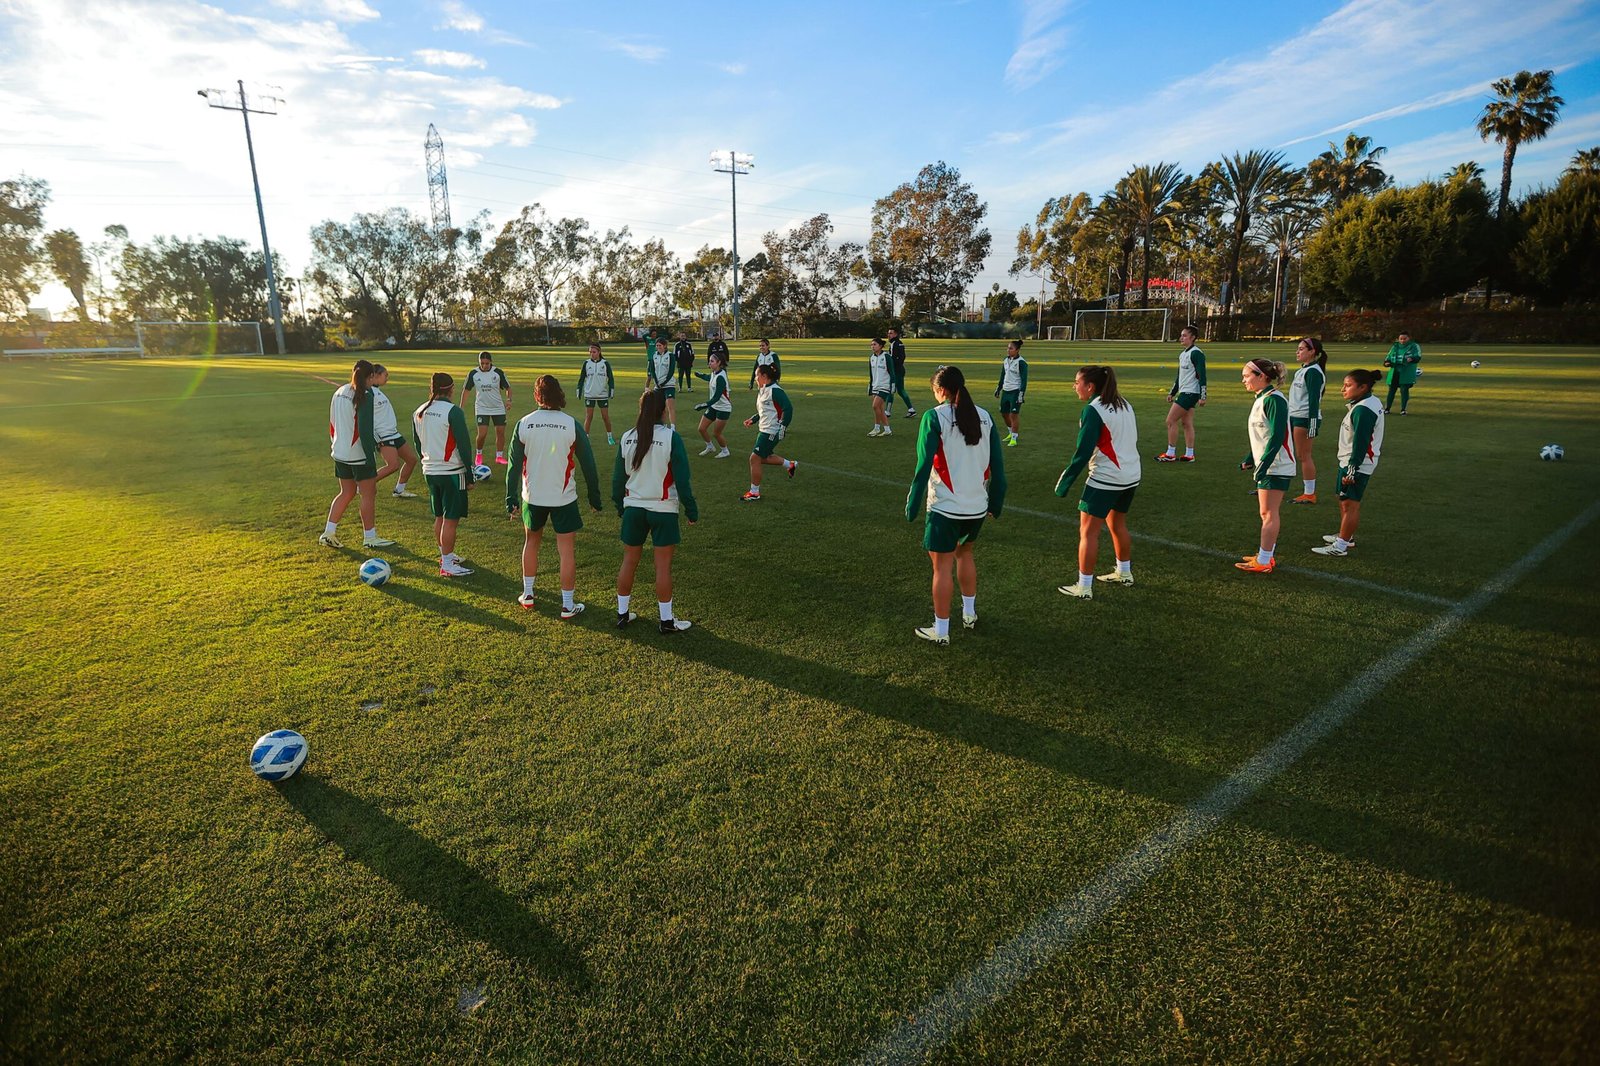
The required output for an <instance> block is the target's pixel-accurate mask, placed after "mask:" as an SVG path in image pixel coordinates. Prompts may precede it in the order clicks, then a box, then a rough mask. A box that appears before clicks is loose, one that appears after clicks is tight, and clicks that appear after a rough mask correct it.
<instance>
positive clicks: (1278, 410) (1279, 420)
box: [1256, 392, 1289, 488]
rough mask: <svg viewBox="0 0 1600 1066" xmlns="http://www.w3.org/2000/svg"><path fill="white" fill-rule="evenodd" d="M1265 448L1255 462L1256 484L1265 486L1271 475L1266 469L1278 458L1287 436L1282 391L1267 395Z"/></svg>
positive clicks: (1286, 404) (1285, 405)
mask: <svg viewBox="0 0 1600 1066" xmlns="http://www.w3.org/2000/svg"><path fill="white" fill-rule="evenodd" d="M1266 415H1267V450H1266V451H1265V452H1263V453H1262V454H1261V461H1260V462H1259V463H1257V464H1256V486H1257V487H1258V488H1265V487H1266V484H1267V478H1268V477H1270V476H1271V475H1270V474H1268V473H1267V471H1269V470H1271V469H1272V464H1273V462H1274V461H1275V460H1276V459H1277V458H1278V452H1279V451H1281V450H1282V449H1283V442H1284V441H1285V440H1286V439H1288V436H1289V401H1288V400H1285V399H1284V398H1283V393H1281V392H1280V393H1275V394H1273V395H1272V396H1269V397H1267V411H1266Z"/></svg>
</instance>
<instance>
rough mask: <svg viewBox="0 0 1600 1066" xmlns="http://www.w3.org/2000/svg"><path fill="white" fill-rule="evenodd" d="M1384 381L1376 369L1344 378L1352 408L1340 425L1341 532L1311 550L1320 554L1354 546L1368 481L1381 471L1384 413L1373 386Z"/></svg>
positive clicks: (1336, 553)
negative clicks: (1373, 474) (1376, 471)
mask: <svg viewBox="0 0 1600 1066" xmlns="http://www.w3.org/2000/svg"><path fill="white" fill-rule="evenodd" d="M1382 379H1383V374H1382V372H1381V371H1377V370H1352V371H1350V373H1348V374H1346V375H1345V376H1344V388H1343V390H1342V392H1343V395H1344V399H1345V402H1346V403H1347V404H1349V409H1348V410H1347V411H1346V412H1345V416H1344V422H1343V423H1341V424H1340V426H1339V453H1338V454H1339V532H1337V533H1335V534H1333V535H1332V536H1328V537H1323V538H1322V539H1323V541H1324V542H1325V543H1324V544H1323V545H1322V546H1321V547H1317V548H1312V549H1311V550H1312V551H1314V552H1316V553H1317V554H1318V555H1331V556H1335V557H1340V556H1344V555H1347V554H1348V553H1349V551H1350V549H1351V548H1353V547H1355V543H1356V527H1357V526H1359V525H1360V524H1361V500H1362V498H1363V497H1364V496H1365V495H1366V491H1367V479H1368V478H1370V477H1371V476H1372V473H1373V471H1375V470H1377V469H1378V456H1379V455H1380V454H1382V452H1383V423H1384V415H1385V411H1384V407H1383V405H1382V404H1381V403H1379V402H1378V398H1377V397H1376V396H1374V395H1372V387H1373V386H1374V385H1376V384H1377V383H1378V382H1379V381H1381V380H1382Z"/></svg>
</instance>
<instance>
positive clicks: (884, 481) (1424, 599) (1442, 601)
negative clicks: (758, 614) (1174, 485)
mask: <svg viewBox="0 0 1600 1066" xmlns="http://www.w3.org/2000/svg"><path fill="white" fill-rule="evenodd" d="M805 467H806V469H807V470H821V471H823V472H824V473H828V474H840V475H843V476H844V477H853V478H859V479H860V480H862V481H872V482H876V483H877V484H879V485H896V486H898V485H901V484H905V483H904V482H900V481H893V480H890V479H889V478H885V477H878V476H877V475H876V474H862V473H858V472H856V471H854V470H840V469H838V468H837V467H832V466H823V465H822V464H821V463H806V464H805ZM1006 511H1007V512H1008V513H1015V514H1025V515H1028V516H1029V517H1030V518H1043V519H1044V520H1045V521H1047V522H1062V523H1069V524H1071V523H1072V522H1073V520H1072V519H1071V518H1069V517H1067V516H1064V515H1059V514H1051V513H1050V512H1048V511H1034V510H1031V509H1029V508H1027V507H1017V506H1014V505H1012V504H1007V505H1006ZM1133 539H1134V540H1138V541H1143V542H1144V543H1146V544H1158V545H1160V546H1161V547H1163V548H1171V549H1173V550H1174V551H1185V552H1193V553H1195V554H1197V555H1209V556H1210V557H1212V558H1213V559H1227V560H1229V561H1230V562H1235V563H1236V562H1238V561H1239V559H1240V558H1241V556H1240V555H1239V554H1238V553H1237V552H1227V551H1223V550H1222V549H1220V548H1207V547H1206V546H1205V545H1203V544H1187V543H1185V542H1183V541H1181V540H1169V539H1168V538H1166V537H1158V536H1155V535H1154V534H1151V533H1135V534H1133ZM1074 565H1076V564H1074ZM1278 569H1279V570H1280V571H1282V572H1283V573H1285V574H1294V575H1296V576H1298V577H1314V578H1317V579H1318V580H1321V581H1333V582H1337V583H1338V584H1341V585H1350V586H1352V587H1354V588H1359V589H1366V590H1367V591H1368V592H1381V593H1384V594H1385V595H1389V596H1400V597H1403V598H1405V599H1408V600H1416V601H1417V602H1418V603H1431V604H1433V605H1434V606H1435V607H1453V606H1455V604H1456V601H1455V600H1452V599H1449V598H1447V597H1444V596H1434V595H1432V594H1430V593H1427V592H1413V591H1412V590H1410V589H1403V588H1396V587H1395V586H1393V585H1384V584H1381V583H1379V582H1377V581H1366V580H1364V579H1362V578H1359V577H1351V576H1350V575H1349V574H1335V573H1332V572H1330V571H1327V570H1311V569H1308V568H1306V567H1303V566H1294V565H1292V564H1289V563H1279V564H1278Z"/></svg>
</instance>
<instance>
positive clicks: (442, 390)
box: [411, 370, 472, 577]
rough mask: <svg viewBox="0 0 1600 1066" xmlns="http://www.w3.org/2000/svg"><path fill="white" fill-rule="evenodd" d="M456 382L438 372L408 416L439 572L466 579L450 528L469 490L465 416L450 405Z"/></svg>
mask: <svg viewBox="0 0 1600 1066" xmlns="http://www.w3.org/2000/svg"><path fill="white" fill-rule="evenodd" d="M455 391H456V381H455V378H452V377H451V376H450V375H449V374H446V373H445V372H444V371H442V370H441V371H439V372H438V373H436V374H434V375H433V380H432V382H431V383H430V393H429V399H428V402H427V403H425V404H423V405H422V406H421V407H419V408H417V413H416V414H415V415H413V416H412V419H411V423H412V426H413V427H414V429H413V431H412V435H413V437H414V438H415V439H416V442H417V451H418V453H420V454H421V456H422V473H423V476H424V477H426V478H427V480H428V504H429V506H430V507H431V508H432V510H433V536H434V539H435V540H437V541H438V542H439V573H440V574H441V575H443V576H444V577H466V576H467V575H468V574H470V573H472V570H471V569H470V568H469V567H466V566H462V565H461V557H460V556H458V555H457V554H456V526H457V525H459V524H460V522H461V520H462V519H463V518H465V517H467V493H468V492H469V491H471V489H472V468H471V467H469V466H468V465H467V456H469V455H471V454H472V434H471V433H470V432H469V431H468V429H467V413H466V412H465V411H463V410H462V409H461V408H459V407H457V406H456V405H455V403H454V402H452V401H453V400H454V398H455Z"/></svg>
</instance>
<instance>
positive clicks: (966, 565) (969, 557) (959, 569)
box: [956, 541, 978, 629]
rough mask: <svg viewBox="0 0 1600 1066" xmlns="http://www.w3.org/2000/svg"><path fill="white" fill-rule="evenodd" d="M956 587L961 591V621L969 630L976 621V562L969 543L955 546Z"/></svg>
mask: <svg viewBox="0 0 1600 1066" xmlns="http://www.w3.org/2000/svg"><path fill="white" fill-rule="evenodd" d="M956 586H957V587H958V588H960V589H961V620H962V622H964V623H965V624H966V626H967V627H968V628H969V629H970V628H971V627H972V626H973V625H975V624H976V623H977V621H978V560H977V557H976V556H974V555H973V554H972V544H971V542H970V541H969V542H968V543H966V544H957V545H956Z"/></svg>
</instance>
